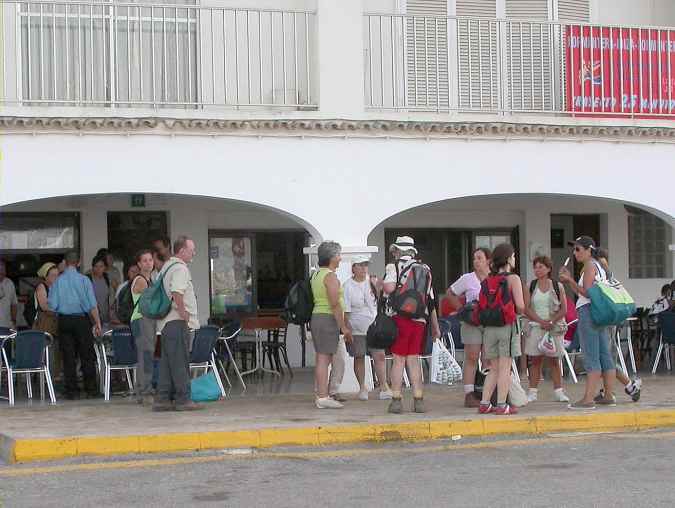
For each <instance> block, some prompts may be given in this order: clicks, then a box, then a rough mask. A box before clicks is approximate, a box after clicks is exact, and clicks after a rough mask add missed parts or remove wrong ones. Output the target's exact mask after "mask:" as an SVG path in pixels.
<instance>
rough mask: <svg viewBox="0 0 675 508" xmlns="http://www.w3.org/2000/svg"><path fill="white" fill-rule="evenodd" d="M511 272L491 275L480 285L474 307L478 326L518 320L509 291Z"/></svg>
mask: <svg viewBox="0 0 675 508" xmlns="http://www.w3.org/2000/svg"><path fill="white" fill-rule="evenodd" d="M508 275H509V274H493V275H489V276H488V277H487V278H486V279H485V280H484V281H483V282H481V285H480V294H479V296H478V305H476V306H475V307H474V314H473V322H474V325H476V326H506V325H511V324H513V323H515V322H516V306H515V304H514V303H513V298H512V297H511V291H509V280H508Z"/></svg>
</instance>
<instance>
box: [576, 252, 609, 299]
mask: <svg viewBox="0 0 675 508" xmlns="http://www.w3.org/2000/svg"><path fill="white" fill-rule="evenodd" d="M593 264H594V265H595V281H596V282H601V281H603V280H607V272H605V269H604V268H603V267H602V266H601V265H600V263H598V262H597V261H593ZM578 284H579V285H580V286H581V287H584V274H583V273H582V274H581V277H579V282H578ZM589 303H591V300H590V299H589V298H586V297H585V296H582V295H579V299H578V300H577V309H579V308H581V307H583V306H584V305H588V304H589Z"/></svg>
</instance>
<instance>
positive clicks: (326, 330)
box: [310, 314, 340, 355]
mask: <svg viewBox="0 0 675 508" xmlns="http://www.w3.org/2000/svg"><path fill="white" fill-rule="evenodd" d="M310 329H311V330H312V342H313V343H314V350H315V351H316V352H317V353H321V354H324V355H334V354H335V353H336V352H337V347H338V340H339V339H340V328H339V327H338V324H337V321H335V316H333V314H312V321H311V323H310Z"/></svg>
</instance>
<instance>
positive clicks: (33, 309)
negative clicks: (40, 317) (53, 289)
mask: <svg viewBox="0 0 675 508" xmlns="http://www.w3.org/2000/svg"><path fill="white" fill-rule="evenodd" d="M40 284H42V282H40ZM40 284H38V285H37V286H35V288H33V291H31V292H30V293H29V294H28V299H27V300H26V303H25V304H24V306H23V318H24V319H25V320H26V324H27V325H28V326H33V323H35V318H36V317H37V305H36V303H35V298H36V295H35V292H36V291H37V288H38V287H39V286H40Z"/></svg>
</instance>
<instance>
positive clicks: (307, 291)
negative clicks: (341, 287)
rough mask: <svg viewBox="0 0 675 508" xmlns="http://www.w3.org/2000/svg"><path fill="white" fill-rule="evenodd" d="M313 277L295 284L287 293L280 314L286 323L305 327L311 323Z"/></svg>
mask: <svg viewBox="0 0 675 508" xmlns="http://www.w3.org/2000/svg"><path fill="white" fill-rule="evenodd" d="M317 273H318V272H317ZM313 277H314V275H312V277H310V278H309V279H303V280H300V281H298V282H296V283H295V284H293V286H291V289H290V290H289V291H288V296H286V301H285V302H284V312H283V314H282V317H283V319H284V320H285V321H286V322H287V323H293V324H295V325H305V324H307V323H309V322H310V321H311V319H312V312H313V311H314V293H312V278H313Z"/></svg>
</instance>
